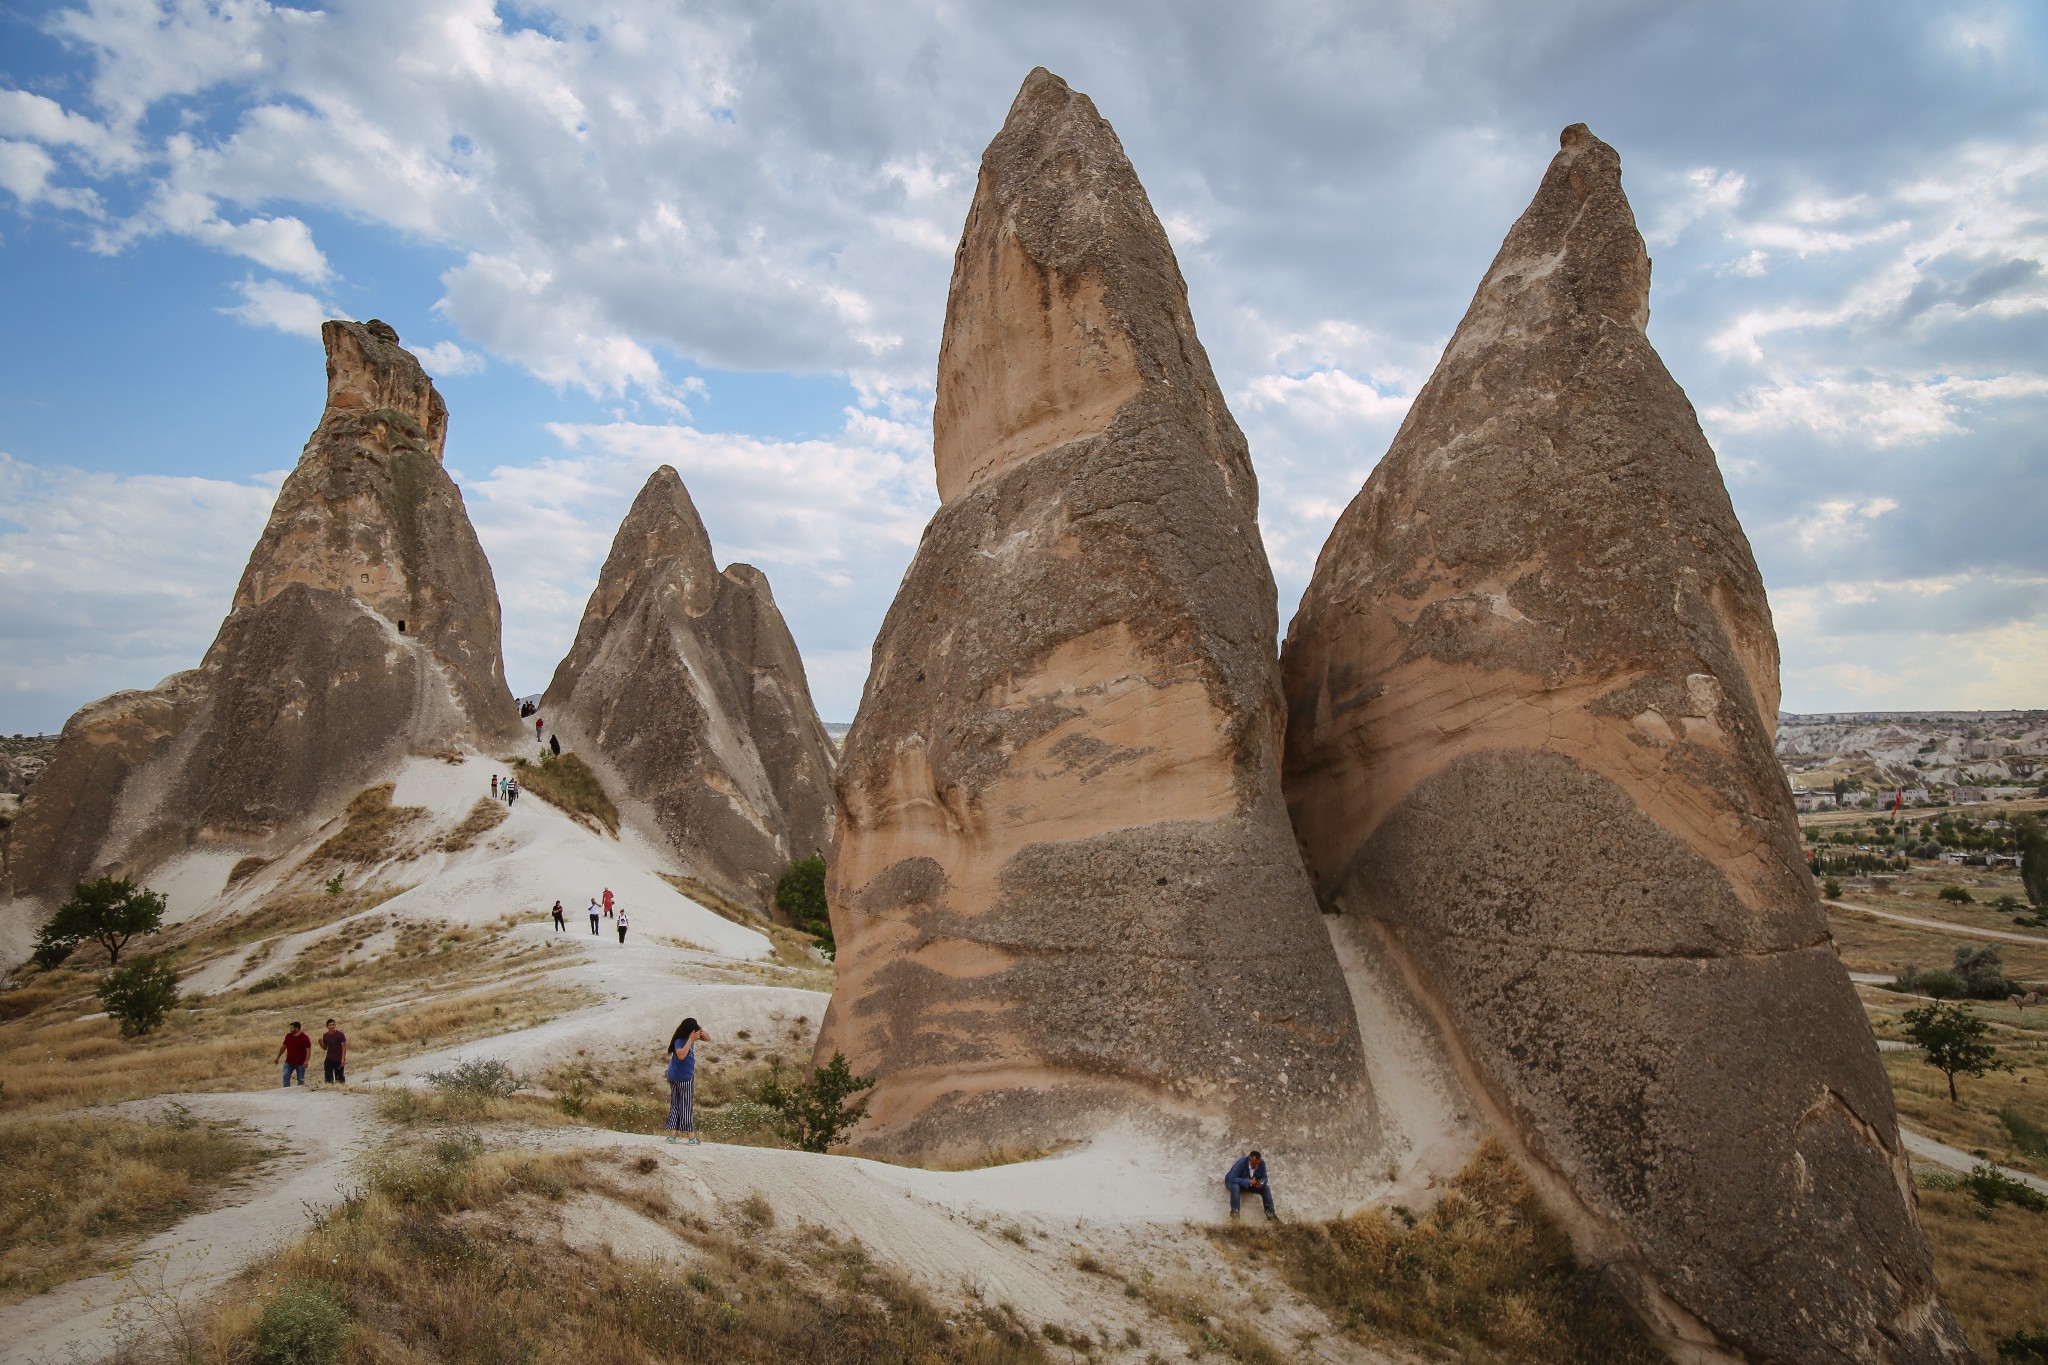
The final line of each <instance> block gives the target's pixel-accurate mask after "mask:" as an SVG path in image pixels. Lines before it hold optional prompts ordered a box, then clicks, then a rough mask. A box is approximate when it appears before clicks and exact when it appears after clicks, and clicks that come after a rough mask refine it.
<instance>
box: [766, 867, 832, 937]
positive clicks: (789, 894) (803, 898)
mask: <svg viewBox="0 0 2048 1365" xmlns="http://www.w3.org/2000/svg"><path fill="white" fill-rule="evenodd" d="M775 903H776V904H777V905H778V906H780V907H782V912H783V913H784V914H785V915H788V916H789V922H790V924H791V925H792V926H794V927H795V928H798V929H801V930H803V931H804V932H805V933H807V934H815V935H817V937H818V942H819V944H820V945H821V946H822V947H823V948H824V950H825V953H826V955H827V956H828V957H829V956H830V955H831V954H832V952H833V949H834V944H833V942H832V916H831V913H830V912H829V911H828V910H827V909H826V908H825V860H824V859H823V858H821V857H819V856H818V855H817V854H815V853H814V854H812V855H811V856H810V857H808V858H799V859H797V860H796V861H795V862H793V863H791V864H790V865H789V867H788V869H787V870H786V871H785V872H783V874H782V880H781V881H779V882H777V883H776V884H775Z"/></svg>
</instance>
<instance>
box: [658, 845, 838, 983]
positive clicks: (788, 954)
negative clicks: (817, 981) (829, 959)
mask: <svg viewBox="0 0 2048 1365" xmlns="http://www.w3.org/2000/svg"><path fill="white" fill-rule="evenodd" d="M655 875H656V876H658V877H660V878H661V879H662V880H663V881H665V882H667V883H668V884H669V885H670V886H673V887H674V888H675V889H676V890H678V891H680V892H682V893H683V894H684V895H685V896H688V897H689V898H690V899H691V900H693V901H695V902H697V904H699V905H701V906H703V907H704V908H705V909H706V910H709V911H711V912H712V913H713V914H715V915H718V916H721V917H722V918H725V919H729V920H731V921H732V922H733V923H734V924H742V925H745V926H746V927H747V928H749V929H752V930H753V931H754V932H755V933H757V934H765V935H767V937H768V941H769V943H771V944H772V945H774V948H775V962H776V965H778V966H782V967H797V968H801V969H803V970H805V971H811V972H816V971H819V970H825V969H826V967H825V961H824V959H823V958H821V957H819V956H818V937H817V935H815V934H807V933H805V932H804V931H803V930H801V929H792V928H790V927H789V926H788V925H787V924H777V923H776V922H775V921H773V920H771V919H769V918H768V917H767V916H766V915H760V914H756V913H755V912H753V911H751V910H749V909H747V908H746V907H745V906H743V905H741V904H740V903H739V902H738V901H736V900H733V899H732V898H731V897H729V896H726V895H723V894H721V893H720V892H719V891H718V890H716V889H715V888H713V887H712V886H711V885H710V884H708V883H706V882H703V881H700V880H698V879H697V878H695V877H686V876H684V875H682V874H681V873H678V872H658V873H656V874H655ZM822 989H823V990H826V991H828V992H829V991H830V990H831V989H832V984H831V982H830V981H827V982H826V983H825V985H824V986H823V987H822Z"/></svg>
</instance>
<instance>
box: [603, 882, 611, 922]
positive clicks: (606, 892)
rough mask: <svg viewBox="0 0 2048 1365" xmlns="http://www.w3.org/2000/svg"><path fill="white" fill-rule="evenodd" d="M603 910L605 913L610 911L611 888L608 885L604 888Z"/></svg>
mask: <svg viewBox="0 0 2048 1365" xmlns="http://www.w3.org/2000/svg"><path fill="white" fill-rule="evenodd" d="M604 912H605V913H606V914H607V915H609V914H610V913H611V912H612V889H611V888H610V887H609V886H607V887H606V888H605V889H604Z"/></svg>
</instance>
